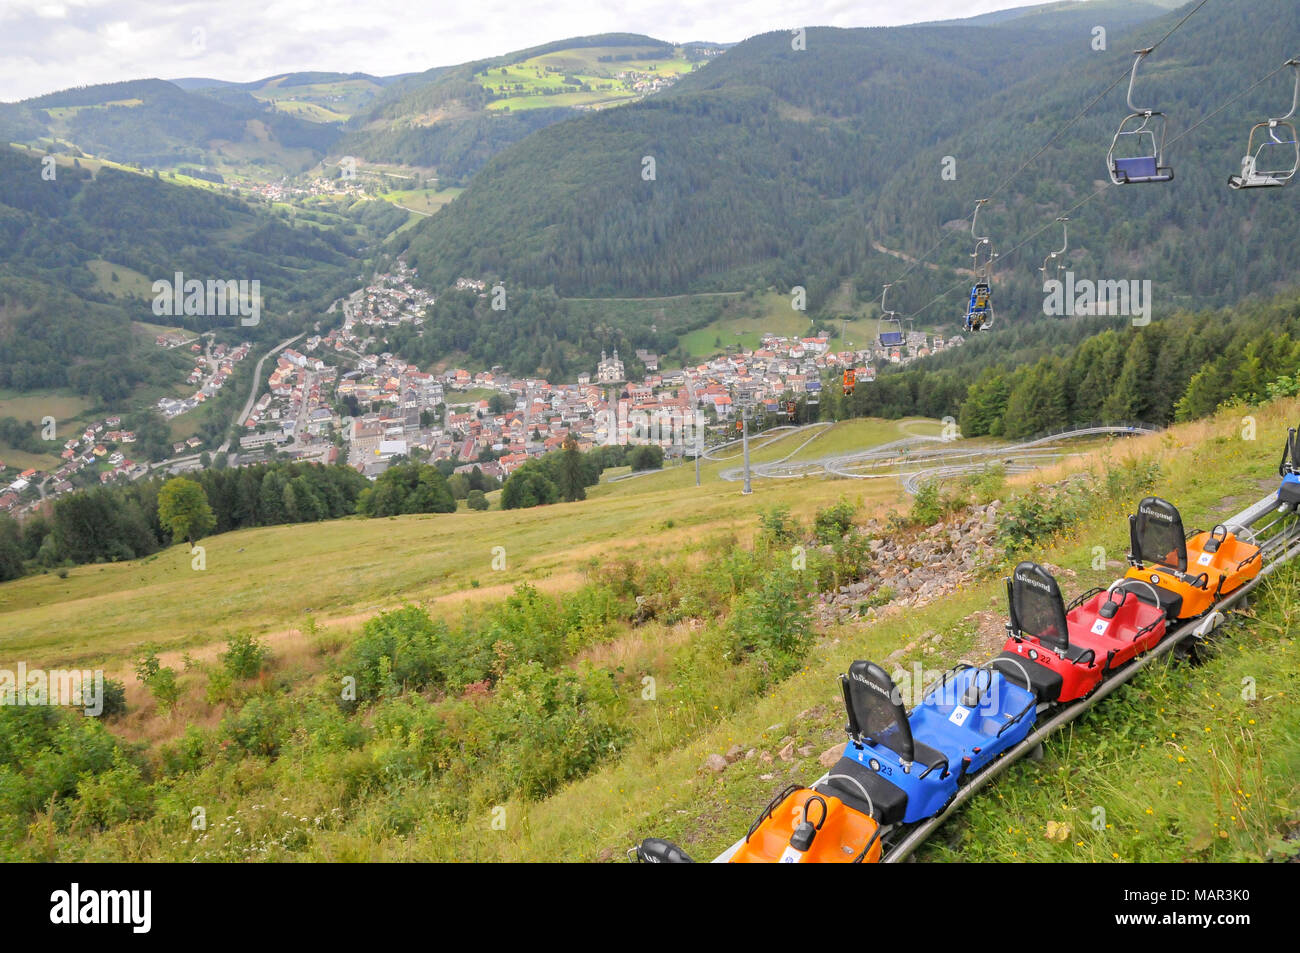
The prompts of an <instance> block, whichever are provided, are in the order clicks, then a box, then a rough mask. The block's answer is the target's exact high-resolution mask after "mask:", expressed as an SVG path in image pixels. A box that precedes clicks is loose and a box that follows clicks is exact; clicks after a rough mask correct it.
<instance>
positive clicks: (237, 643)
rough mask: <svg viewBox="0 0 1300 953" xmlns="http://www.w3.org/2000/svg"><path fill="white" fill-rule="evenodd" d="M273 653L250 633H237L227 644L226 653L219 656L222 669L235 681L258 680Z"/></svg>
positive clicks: (218, 659)
mask: <svg viewBox="0 0 1300 953" xmlns="http://www.w3.org/2000/svg"><path fill="white" fill-rule="evenodd" d="M270 656H271V653H270V652H268V651H267V648H266V646H265V645H263V644H262V643H261V642H259V641H258V640H257V638H256V637H255V636H254V635H252V634H251V633H249V632H236V633H235V634H234V635H232V636H231V637H230V639H229V641H227V642H226V651H224V652H222V653H221V654H220V655H218V656H217V661H219V662H220V663H221V665H222V667H223V668H224V669H225V670H226V672H227V673H228V674H229V675H230V677H231V678H232V679H234V680H235V681H247V680H248V679H250V678H257V676H259V675H261V674H262V670H263V669H264V668H266V665H267V662H268V661H269V660H270Z"/></svg>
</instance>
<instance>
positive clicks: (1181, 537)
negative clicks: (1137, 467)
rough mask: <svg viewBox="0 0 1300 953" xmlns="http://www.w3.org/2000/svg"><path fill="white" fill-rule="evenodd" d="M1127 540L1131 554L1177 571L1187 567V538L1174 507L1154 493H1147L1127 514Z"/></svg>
mask: <svg viewBox="0 0 1300 953" xmlns="http://www.w3.org/2000/svg"><path fill="white" fill-rule="evenodd" d="M1129 542H1130V544H1131V546H1132V548H1133V554H1132V555H1133V558H1134V559H1135V560H1137V561H1138V562H1140V563H1153V564H1155V565H1157V566H1165V567H1167V568H1169V569H1177V570H1178V571H1179V572H1186V571H1187V538H1186V534H1185V533H1184V532H1183V518H1182V517H1181V516H1180V515H1179V513H1178V507H1176V506H1174V504H1172V503H1170V502H1169V501H1168V500H1162V499H1161V498H1160V497H1158V496H1148V497H1147V498H1146V499H1145V500H1143V501H1142V502H1141V503H1139V504H1138V511H1137V512H1136V513H1135V514H1133V515H1132V516H1130V517H1129Z"/></svg>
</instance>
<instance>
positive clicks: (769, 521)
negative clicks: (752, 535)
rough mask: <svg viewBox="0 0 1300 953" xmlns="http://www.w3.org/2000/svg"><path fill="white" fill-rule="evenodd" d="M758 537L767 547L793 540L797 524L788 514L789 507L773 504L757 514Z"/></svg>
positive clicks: (785, 543)
mask: <svg viewBox="0 0 1300 953" xmlns="http://www.w3.org/2000/svg"><path fill="white" fill-rule="evenodd" d="M758 527H759V530H758V537H759V540H760V541H761V542H762V543H763V544H764V545H765V546H767V547H768V548H771V547H774V546H785V545H787V544H788V543H793V542H794V541H795V531H796V529H797V528H798V524H797V523H796V522H795V521H794V519H793V518H792V517H791V516H790V507H788V506H773V507H771V508H770V509H766V510H763V511H762V512H760V513H759V514H758Z"/></svg>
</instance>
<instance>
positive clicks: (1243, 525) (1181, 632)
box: [881, 492, 1300, 864]
mask: <svg viewBox="0 0 1300 953" xmlns="http://www.w3.org/2000/svg"><path fill="white" fill-rule="evenodd" d="M1276 506H1277V494H1276V492H1274V493H1270V494H1269V495H1268V496H1266V497H1264V498H1263V499H1261V500H1259V501H1258V502H1256V503H1254V504H1253V505H1251V506H1249V507H1247V508H1246V509H1244V510H1242V511H1241V512H1240V513H1238V514H1237V515H1236V516H1234V517H1232V518H1231V519H1229V520H1227V521H1226V522H1225V525H1226V526H1227V527H1228V529H1229V530H1231V531H1232V532H1233V533H1235V534H1238V535H1242V536H1244V537H1245V538H1247V539H1254V540H1255V544H1256V545H1257V546H1259V547H1260V550H1261V552H1262V553H1263V558H1264V560H1265V562H1264V566H1263V568H1262V569H1260V571H1259V575H1257V576H1256V577H1255V578H1254V579H1252V580H1250V581H1249V582H1248V583H1246V584H1245V585H1243V586H1241V587H1240V588H1239V589H1236V590H1235V591H1233V592H1232V593H1230V594H1229V595H1227V596H1225V597H1224V598H1222V599H1220V600H1219V601H1218V602H1217V603H1215V605H1214V607H1213V608H1212V609H1210V610H1209V611H1208V612H1207V613H1206V614H1205V615H1202V616H1200V617H1199V618H1196V619H1191V620H1189V621H1187V622H1184V623H1183V624H1182V625H1181V626H1179V627H1178V628H1177V629H1175V630H1174V631H1173V633H1172V634H1171V635H1169V636H1166V637H1165V638H1164V639H1162V640H1161V641H1160V644H1159V645H1157V646H1156V647H1155V648H1154V649H1152V650H1151V651H1150V652H1148V653H1146V654H1145V655H1142V656H1139V657H1138V658H1137V659H1135V660H1133V661H1132V662H1131V663H1129V664H1128V665H1127V666H1125V667H1124V668H1123V669H1121V670H1120V671H1119V672H1116V673H1115V675H1114V676H1112V677H1111V678H1108V679H1106V680H1105V681H1103V682H1102V683H1101V684H1100V685H1099V686H1098V687H1097V689H1096V691H1094V692H1093V693H1092V694H1091V695H1089V696H1088V697H1087V698H1082V699H1080V700H1078V701H1075V702H1071V703H1070V704H1068V705H1064V706H1062V707H1061V708H1060V709H1058V710H1057V711H1055V712H1053V713H1052V715H1051V717H1050V718H1049V719H1048V720H1047V721H1046V722H1044V723H1043V724H1042V725H1041V726H1040V727H1038V728H1036V729H1035V730H1034V731H1033V732H1031V733H1030V734H1029V735H1028V736H1027V737H1026V738H1025V739H1024V740H1023V741H1021V742H1020V744H1018V745H1016V746H1015V747H1013V748H1011V749H1009V750H1008V751H1007V752H1006V753H1005V754H1004V755H1003V756H1002V757H1001V758H999V759H998V760H997V761H995V762H993V763H992V764H991V765H989V766H988V767H987V768H985V769H984V770H983V771H981V772H980V773H979V774H977V775H976V776H975V777H974V778H972V779H971V782H970V783H969V784H968V785H966V786H965V787H963V788H961V789H960V790H959V791H958V792H957V794H956V795H955V796H954V797H953V799H952V800H951V801H949V802H948V806H947V807H945V808H944V810H943V811H942V812H941V813H939V814H936V815H935V816H934V817H931V818H928V819H927V820H924V821H919V822H918V823H917V824H915V825H909V826H908V827H907V828H906V829H905V830H900V829H898V828H895V831H893V832H891V834H892V835H893V836H892V837H891V836H889V835H886V836H885V838H884V840H885V852H884V855H883V856H882V857H881V862H882V863H886V864H891V863H900V862H902V861H904V860H906V859H907V858H908V857H909V856H911V854H912V853H913V852H914V851H915V850H916V849H917V848H918V847H920V846H921V844H923V843H924V842H925V840H926V838H928V837H929V836H930V835H931V834H932V833H934V831H935V830H936V829H938V828H939V827H940V825H942V824H943V822H944V821H946V820H947V819H948V818H949V817H951V816H952V815H953V814H955V813H956V812H957V811H959V810H960V809H961V808H962V806H963V805H964V804H965V803H966V802H967V801H969V800H970V799H971V798H972V797H974V796H975V794H976V793H978V792H979V791H980V790H982V789H983V788H984V787H985V786H987V785H988V784H989V783H991V782H992V781H993V780H994V779H996V778H997V777H998V776H999V775H1001V774H1003V773H1004V772H1005V771H1006V770H1007V769H1008V768H1010V767H1011V766H1012V765H1013V764H1015V763H1016V762H1017V761H1019V760H1020V759H1021V758H1023V757H1025V756H1026V755H1028V754H1030V753H1031V752H1033V751H1034V750H1035V749H1036V748H1037V747H1038V746H1039V745H1040V744H1042V743H1043V741H1044V740H1045V739H1047V738H1048V737H1050V736H1051V735H1052V734H1054V733H1055V732H1057V731H1059V730H1060V729H1061V728H1063V727H1064V726H1066V725H1068V724H1070V723H1072V722H1073V721H1074V720H1075V719H1077V718H1078V717H1079V716H1080V715H1082V714H1083V713H1084V712H1086V711H1088V710H1089V709H1090V708H1092V707H1093V706H1094V705H1096V704H1097V702H1099V701H1101V700H1102V699H1103V698H1105V697H1106V696H1107V695H1110V694H1111V693H1112V692H1114V691H1115V690H1116V689H1117V688H1119V687H1120V686H1121V685H1125V684H1127V683H1128V682H1130V681H1131V680H1132V679H1133V678H1134V677H1135V676H1136V675H1137V674H1138V673H1139V672H1141V671H1142V670H1143V669H1145V668H1146V667H1147V666H1148V665H1150V664H1152V663H1153V662H1154V661H1155V660H1156V659H1158V658H1161V657H1163V656H1165V655H1167V654H1168V653H1170V652H1172V651H1174V650H1175V649H1176V648H1177V647H1178V646H1180V645H1182V644H1183V643H1184V642H1186V641H1187V640H1188V639H1204V638H1205V637H1206V636H1208V635H1209V634H1210V633H1211V632H1213V631H1214V630H1215V629H1217V628H1218V627H1219V626H1221V625H1222V624H1223V622H1224V621H1225V616H1224V613H1225V612H1226V611H1228V610H1230V609H1231V608H1232V607H1233V606H1235V605H1237V604H1238V603H1239V602H1241V601H1242V600H1244V599H1245V598H1246V597H1247V596H1248V595H1249V594H1250V593H1251V592H1252V591H1253V590H1254V589H1255V588H1256V587H1257V586H1258V585H1259V584H1260V583H1261V582H1263V581H1264V580H1265V579H1267V578H1268V577H1269V576H1270V575H1271V574H1272V573H1273V572H1274V571H1276V570H1277V569H1278V568H1280V567H1281V566H1284V565H1286V564H1287V563H1288V562H1290V561H1291V560H1292V559H1294V558H1295V557H1296V556H1297V555H1300V533H1297V529H1298V528H1300V522H1298V521H1297V520H1296V518H1295V517H1294V516H1292V515H1281V516H1279V515H1276ZM1267 516H1273V519H1272V520H1271V521H1269V522H1268V523H1266V524H1265V525H1263V526H1259V527H1255V525H1254V524H1256V523H1259V522H1261V521H1262V520H1264V518H1265V517H1267ZM1275 554H1276V555H1275ZM1049 710H1050V709H1049ZM900 835H901V836H900Z"/></svg>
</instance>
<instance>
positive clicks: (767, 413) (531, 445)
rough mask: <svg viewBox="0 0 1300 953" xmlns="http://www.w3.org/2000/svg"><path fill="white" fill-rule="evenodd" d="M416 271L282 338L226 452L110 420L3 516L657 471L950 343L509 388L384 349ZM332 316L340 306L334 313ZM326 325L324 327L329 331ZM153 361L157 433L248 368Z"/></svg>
mask: <svg viewBox="0 0 1300 953" xmlns="http://www.w3.org/2000/svg"><path fill="white" fill-rule="evenodd" d="M415 277H416V275H415V273H414V271H413V270H412V269H410V268H408V267H407V265H406V264H405V263H404V262H403V261H401V260H400V259H399V260H398V261H397V262H396V263H395V264H394V266H393V267H392V269H391V270H390V271H387V272H384V273H381V274H378V275H375V276H374V277H373V278H372V279H371V281H370V283H369V284H368V285H367V286H366V287H364V288H362V289H361V290H360V291H358V292H356V293H354V294H353V295H351V296H350V297H349V298H347V299H345V300H343V301H341V302H336V303H335V306H334V307H333V308H331V311H334V312H338V311H341V313H342V316H343V320H342V322H341V323H338V322H337V318H335V321H334V322H333V323H336V324H337V326H335V327H333V328H331V329H328V330H326V329H325V328H324V324H325V323H327V322H321V323H317V325H316V326H315V330H314V331H313V332H312V333H311V334H309V335H305V336H302V335H300V336H299V338H297V339H294V341H293V345H292V346H286V347H283V348H282V349H279V350H278V351H276V352H275V353H274V354H273V355H268V357H269V358H270V359H273V360H274V362H275V366H274V368H273V369H272V370H271V372H270V376H269V378H267V388H266V389H265V390H263V389H261V388H260V387H257V390H256V391H255V393H256V394H257V396H256V399H255V400H254V399H251V398H250V404H249V405H248V407H249V409H248V410H247V412H246V413H243V414H242V415H241V416H240V417H239V419H238V421H237V429H238V432H239V436H238V438H237V440H231V441H227V442H226V443H224V444H222V445H221V446H219V447H217V446H205V445H204V443H203V441H202V440H201V439H200V438H199V437H198V436H192V437H189V438H188V439H187V440H184V441H178V442H176V443H175V444H173V445H172V456H171V457H170V458H169V459H167V460H165V461H161V462H155V463H152V464H150V463H146V462H142V461H136V460H134V459H132V452H131V451H132V445H133V444H134V442H135V439H136V438H135V434H134V433H132V432H131V431H129V430H124V429H122V419H121V418H120V417H118V416H109V417H106V418H105V419H103V420H102V421H99V422H97V423H94V424H92V425H90V426H87V427H86V428H85V429H84V431H82V432H81V433H78V434H76V435H73V436H70V437H68V438H67V439H66V440H63V441H62V442H61V446H60V449H59V453H60V456H61V463H60V465H59V466H58V467H56V468H53V469H52V470H50V471H41V470H37V469H34V468H28V469H25V470H22V471H18V470H17V469H16V468H12V467H11V468H9V469H7V470H6V469H5V468H4V465H3V461H0V481H2V482H0V512H8V513H12V514H17V513H20V512H22V511H25V510H27V509H30V508H32V507H35V506H39V505H40V504H41V501H43V500H47V499H49V498H51V497H56V496H59V495H62V494H65V493H70V492H73V491H74V490H76V489H79V488H81V487H83V486H85V485H86V484H87V482H88V481H87V480H86V479H84V478H82V479H79V480H78V479H74V478H75V477H76V475H77V474H79V473H82V472H83V471H85V472H90V473H94V474H96V477H95V479H96V480H97V482H99V483H101V484H108V483H111V482H114V481H126V480H136V479H140V478H142V477H144V476H147V475H148V474H150V473H152V472H157V471H159V470H162V471H164V472H169V473H182V472H186V471H188V470H194V469H199V468H201V467H204V466H209V465H212V462H213V460H214V458H216V457H218V456H220V457H223V458H224V461H225V465H228V466H246V465H249V464H253V463H257V462H263V461H265V460H268V459H271V458H272V457H276V458H279V459H292V460H301V461H306V462H317V463H342V464H346V465H348V466H351V467H354V468H355V469H357V470H359V471H360V472H362V473H364V474H365V475H366V476H368V477H371V478H374V477H377V476H378V475H379V474H380V473H382V472H383V471H384V470H385V469H386V468H387V467H388V466H389V465H391V464H392V462H393V461H395V460H397V461H401V460H421V461H426V462H430V463H440V462H443V461H450V462H451V463H452V464H454V467H453V470H454V472H461V473H468V472H470V471H472V470H473V469H475V468H478V469H479V470H480V471H481V472H482V473H483V474H484V475H486V476H491V477H495V478H497V479H500V480H504V479H505V478H506V477H508V476H509V475H510V474H511V473H512V472H513V471H514V470H515V469H516V468H518V467H519V466H520V465H521V464H523V463H524V462H525V461H526V460H528V459H529V458H531V457H536V456H538V455H541V454H544V453H547V452H550V451H552V450H555V449H556V448H558V447H560V445H561V444H563V443H564V441H565V439H566V438H567V437H568V436H569V435H570V434H572V435H573V437H574V439H575V440H576V442H577V445H578V447H579V449H581V450H589V449H591V448H593V447H597V446H601V445H605V444H657V445H659V446H660V447H662V448H663V450H664V455H665V457H666V458H667V459H670V460H671V459H680V458H682V457H685V456H692V455H693V454H694V453H695V452H696V451H697V447H698V446H700V445H702V441H703V435H704V432H705V430H706V429H708V428H712V429H713V430H714V432H715V433H718V434H723V433H727V437H726V438H727V439H730V437H734V430H733V431H731V432H729V433H728V426H727V425H728V424H729V422H730V421H732V420H734V419H736V418H737V417H739V416H741V415H744V414H746V413H748V414H749V415H750V416H751V417H753V418H757V419H762V420H765V421H769V422H771V421H773V420H775V421H779V422H782V423H784V422H786V421H788V420H789V419H790V416H791V413H790V412H791V408H792V405H794V404H798V403H800V402H802V403H803V404H804V405H813V406H814V408H815V405H816V404H817V403H818V402H819V400H820V396H821V391H822V388H823V386H824V384H823V381H824V379H825V380H829V379H830V378H829V377H828V376H827V374H828V372H837V371H839V370H840V369H841V368H844V367H855V368H857V369H858V379H859V380H863V381H867V382H869V381H871V380H872V379H873V378H874V374H875V371H874V367H876V366H881V365H883V364H886V363H892V364H901V363H908V362H910V361H912V360H916V359H918V358H921V357H925V356H927V355H929V354H931V353H934V352H936V351H940V350H943V349H945V348H950V347H955V346H959V345H960V344H961V343H962V338H961V336H959V335H952V336H950V337H948V338H946V339H945V338H943V337H940V336H938V335H933V334H928V333H926V332H924V331H909V332H907V333H905V334H904V335H903V340H902V341H901V342H900V343H896V344H891V345H890V346H883V345H881V344H880V343H878V342H873V343H872V344H871V345H870V346H868V347H866V348H863V349H858V350H838V351H837V350H834V349H833V341H832V339H831V338H829V337H828V336H827V335H825V334H821V335H819V336H816V337H784V336H780V335H776V334H765V335H763V336H762V338H761V343H760V346H759V347H757V348H755V349H752V350H744V349H737V350H734V352H732V353H726V354H722V355H718V356H715V357H713V358H712V359H710V360H708V361H706V362H704V363H701V364H698V365H693V366H688V367H683V368H674V369H665V368H661V367H660V358H659V355H657V354H654V353H651V352H649V351H644V350H638V351H637V352H636V355H635V357H636V363H637V364H638V365H639V366H641V367H644V368H645V374H644V376H643V377H642V379H640V380H628V375H627V372H626V363H625V361H624V360H623V358H621V357H620V355H619V353H618V351H616V350H615V351H613V352H611V353H606V354H603V355H602V359H601V360H600V361H599V363H598V364H597V366H596V367H594V368H592V370H591V372H589V373H583V374H579V375H578V378H577V380H576V381H570V382H557V381H548V380H544V379H540V378H531V377H529V378H515V377H512V376H510V375H508V374H506V373H504V371H503V370H502V368H500V367H493V368H486V369H479V370H468V369H465V368H452V369H448V370H444V371H442V372H439V373H433V372H430V371H422V370H420V368H419V367H417V366H416V365H414V364H411V363H409V362H408V361H406V360H405V359H404V358H403V357H402V356H401V355H399V354H393V353H390V352H387V351H384V352H380V353H374V351H375V349H376V347H379V346H382V344H383V343H384V340H385V331H386V329H389V328H393V327H396V326H397V325H400V324H403V323H413V324H414V325H415V326H417V327H418V326H419V325H420V324H422V323H423V321H424V320H425V317H424V315H425V310H426V308H427V307H428V306H429V305H431V304H433V303H434V300H435V299H434V296H433V295H432V294H430V293H429V292H427V291H425V290H422V289H420V288H418V287H416V286H415V285H414V283H413V279H414V278H415ZM455 287H456V288H457V290H461V291H466V290H468V291H471V292H476V293H478V294H479V295H481V296H483V295H487V294H488V293H489V292H490V289H488V288H487V285H486V283H485V282H484V281H481V280H478V279H473V278H460V279H458V280H457V282H456V283H455ZM340 306H341V307H340ZM327 317H330V316H327ZM155 343H156V344H157V346H158V347H160V348H180V349H188V352H189V353H190V355H191V356H192V357H193V358H194V361H195V363H194V368H193V370H192V371H191V373H190V375H189V378H188V380H187V383H188V384H189V385H190V386H192V387H194V391H193V392H192V393H191V394H190V395H189V396H187V397H165V398H162V399H160V400H159V401H158V403H157V405H156V410H157V411H158V413H159V414H160V415H161V416H162V417H163V418H164V419H165V420H169V421H170V420H173V419H175V418H177V417H180V416H181V415H183V414H186V413H188V412H190V411H192V410H194V409H195V408H197V407H198V406H200V405H201V404H203V403H204V402H205V401H207V400H209V399H210V398H212V397H213V396H214V395H216V394H217V392H218V391H220V390H221V389H222V388H223V387H224V386H226V385H227V380H228V378H230V376H231V375H232V374H233V373H234V369H235V366H236V365H238V364H239V363H241V362H243V361H245V360H247V359H249V354H250V351H251V350H252V348H253V345H252V344H251V343H250V342H247V341H244V342H241V343H240V344H238V345H235V346H230V345H227V344H219V343H214V341H213V340H212V335H210V334H205V335H196V334H192V333H184V332H172V333H170V334H163V335H159V336H158V338H157V340H156V342H155Z"/></svg>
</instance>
